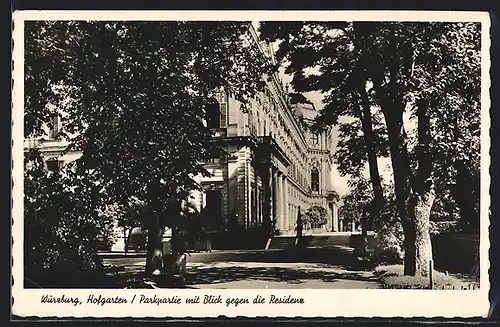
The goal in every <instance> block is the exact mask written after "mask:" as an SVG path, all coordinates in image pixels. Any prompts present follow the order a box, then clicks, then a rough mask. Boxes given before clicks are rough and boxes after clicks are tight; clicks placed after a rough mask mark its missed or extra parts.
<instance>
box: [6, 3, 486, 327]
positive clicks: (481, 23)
mask: <svg viewBox="0 0 500 327" xmlns="http://www.w3.org/2000/svg"><path fill="white" fill-rule="evenodd" d="M13 17H14V30H13V44H14V46H13V58H14V66H13V67H14V70H13V79H14V84H13V111H12V126H13V135H12V153H13V163H12V164H13V170H12V174H13V175H12V181H13V184H12V190H13V192H12V196H13V198H12V203H13V209H12V219H13V225H12V234H13V243H12V254H13V266H12V274H13V285H12V296H13V307H12V313H13V315H16V316H22V317H27V316H36V317H40V318H44V317H45V318H46V317H75V318H78V317H100V318H106V317H137V318H140V317H173V318H182V317H193V318H195V317H217V316H226V317H236V316H245V317H482V316H486V315H487V313H488V308H489V302H488V291H489V276H488V269H489V257H488V250H489V235H488V227H489V206H490V194H489V183H490V176H489V167H490V157H489V149H490V133H489V128H490V119H489V108H490V98H489V94H490V93H489V92H490V75H489V69H490V55H489V49H490V32H489V29H490V18H489V14H488V13H486V12H459V11H456V12H438V11H434V12H424V11H420V12H418V11H376V12H375V11H149V12H148V11H18V12H15V13H14V15H13Z"/></svg>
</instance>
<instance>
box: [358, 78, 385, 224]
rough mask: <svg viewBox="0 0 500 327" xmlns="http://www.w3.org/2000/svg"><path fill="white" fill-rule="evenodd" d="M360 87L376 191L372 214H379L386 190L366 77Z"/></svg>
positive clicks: (367, 147) (369, 166) (373, 184)
mask: <svg viewBox="0 0 500 327" xmlns="http://www.w3.org/2000/svg"><path fill="white" fill-rule="evenodd" d="M359 83H360V85H359V87H358V91H359V94H360V95H361V108H362V111H361V112H359V115H360V118H361V124H362V126H363V134H364V136H365V137H364V138H365V142H366V152H367V156H368V168H369V171H370V181H371V183H372V186H373V192H374V207H373V210H372V215H373V214H375V215H376V214H377V213H378V211H379V210H380V208H381V207H382V205H383V202H384V192H383V190H382V183H381V180H380V172H379V169H378V162H377V153H376V152H375V133H374V132H373V122H372V115H371V105H370V100H369V99H368V94H367V93H366V88H365V85H364V83H365V79H361V80H360V81H359Z"/></svg>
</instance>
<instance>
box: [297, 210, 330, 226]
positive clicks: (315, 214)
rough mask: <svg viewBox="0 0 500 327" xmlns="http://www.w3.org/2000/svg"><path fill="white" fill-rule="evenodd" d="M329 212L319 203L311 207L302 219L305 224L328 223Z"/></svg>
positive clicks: (319, 224) (321, 224)
mask: <svg viewBox="0 0 500 327" xmlns="http://www.w3.org/2000/svg"><path fill="white" fill-rule="evenodd" d="M327 217H328V212H327V211H326V209H325V208H324V207H322V206H319V205H313V206H311V207H309V208H308V209H307V210H306V212H304V215H303V217H302V221H303V223H304V224H305V225H309V226H311V227H313V228H314V227H320V226H323V225H325V224H326V223H327Z"/></svg>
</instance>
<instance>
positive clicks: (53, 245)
mask: <svg viewBox="0 0 500 327" xmlns="http://www.w3.org/2000/svg"><path fill="white" fill-rule="evenodd" d="M99 190H100V188H99V187H97V186H96V185H95V184H93V183H92V182H91V181H90V180H88V179H87V178H86V176H82V175H77V174H75V170H74V166H73V165H69V166H67V167H64V168H63V169H62V170H61V171H60V172H51V171H47V169H46V167H45V163H44V160H43V158H42V157H41V154H40V153H39V152H38V150H36V149H33V150H31V151H30V152H29V153H28V154H27V157H26V170H25V174H24V229H25V234H24V250H25V256H24V267H25V278H26V281H27V282H28V283H29V284H30V285H32V286H33V285H36V286H38V287H50V286H61V285H63V286H66V287H68V286H71V285H73V286H74V285H79V284H80V285H81V282H84V280H85V279H86V278H91V277H92V276H93V275H92V274H94V273H97V272H99V271H100V270H101V269H102V266H101V262H100V260H99V259H98V258H97V257H96V254H97V251H98V250H109V247H110V246H111V244H112V243H113V241H114V237H115V235H114V234H113V231H114V229H113V225H114V219H112V218H110V217H109V216H106V215H104V214H103V212H102V210H101V209H102V206H101V204H100V203H101V201H100V199H101V196H102V195H101V194H100V193H99ZM94 278H95V277H94Z"/></svg>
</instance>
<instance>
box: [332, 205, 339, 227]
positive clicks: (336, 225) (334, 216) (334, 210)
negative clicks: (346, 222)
mask: <svg viewBox="0 0 500 327" xmlns="http://www.w3.org/2000/svg"><path fill="white" fill-rule="evenodd" d="M332 211H333V212H332V214H333V221H332V224H333V231H334V232H338V231H339V227H340V226H339V217H338V216H337V204H336V203H334V204H333V205H332Z"/></svg>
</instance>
